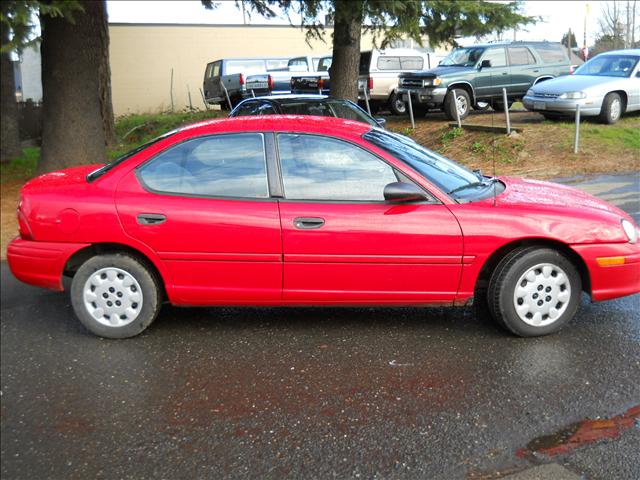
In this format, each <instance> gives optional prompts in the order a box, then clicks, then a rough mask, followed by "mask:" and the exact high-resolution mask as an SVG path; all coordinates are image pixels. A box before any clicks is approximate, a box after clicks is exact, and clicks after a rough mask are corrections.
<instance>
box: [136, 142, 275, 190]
mask: <svg viewBox="0 0 640 480" xmlns="http://www.w3.org/2000/svg"><path fill="white" fill-rule="evenodd" d="M138 178H139V179H140V180H141V182H142V183H143V185H144V186H145V187H147V188H148V189H150V190H152V191H155V192H158V193H168V194H178V195H198V196H212V197H243V198H267V197H269V188H268V183H267V168H266V159H265V149H264V139H263V136H262V134H260V133H238V134H229V135H212V136H208V137H201V138H196V139H193V140H188V141H186V142H183V143H180V144H179V145H176V146H174V147H172V148H170V149H168V150H165V151H164V152H162V153H160V154H159V155H158V156H156V157H155V158H153V159H152V160H151V161H149V162H147V163H145V164H144V165H143V166H142V167H140V168H139V169H138Z"/></svg>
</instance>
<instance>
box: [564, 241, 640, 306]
mask: <svg viewBox="0 0 640 480" xmlns="http://www.w3.org/2000/svg"><path fill="white" fill-rule="evenodd" d="M572 248H573V249H574V250H575V251H576V252H577V253H578V254H579V255H580V256H581V257H582V259H583V260H584V262H585V264H586V265H587V269H588V270H589V276H590V279H591V299H592V300H593V301H594V302H598V301H601V300H610V299H612V298H618V297H624V296H626V295H633V294H634V293H640V244H637V243H636V244H630V243H609V244H596V245H573V246H572ZM612 260H613V261H612ZM606 263H613V264H609V265H603V264H606Z"/></svg>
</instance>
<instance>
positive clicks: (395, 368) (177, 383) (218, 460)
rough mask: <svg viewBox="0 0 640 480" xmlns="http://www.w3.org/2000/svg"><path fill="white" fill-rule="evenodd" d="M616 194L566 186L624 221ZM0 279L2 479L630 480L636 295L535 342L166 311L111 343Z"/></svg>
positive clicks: (426, 319) (274, 313) (38, 295)
mask: <svg viewBox="0 0 640 480" xmlns="http://www.w3.org/2000/svg"><path fill="white" fill-rule="evenodd" d="M625 178H626V180H624V179H623V178H620V177H614V178H607V179H606V181H603V182H601V183H598V182H593V181H592V180H591V179H587V180H586V181H585V179H571V180H569V182H570V183H571V182H573V183H576V182H578V184H577V186H580V187H583V186H585V188H594V189H596V190H598V192H596V193H597V194H598V195H602V196H603V198H607V197H604V195H608V196H610V197H609V198H607V199H608V200H610V201H614V202H615V203H618V204H620V205H623V207H624V208H625V209H626V210H627V211H629V212H632V213H635V214H636V215H637V212H638V211H640V208H638V202H637V201H636V200H637V196H635V198H634V196H633V195H629V197H628V198H627V196H626V193H625V192H626V190H625V188H629V187H628V183H629V178H630V179H631V183H632V187H631V188H636V187H633V185H637V183H635V184H634V183H633V182H636V181H637V178H638V177H637V176H633V177H625ZM625 182H626V183H625ZM619 183H622V185H620V184H619ZM605 184H606V185H605ZM594 185H596V186H594ZM625 185H626V186H625ZM620 189H622V190H620ZM637 191H638V189H637V188H636V192H637ZM614 197H615V198H614ZM634 209H635V210H634ZM636 219H638V217H637V216H636ZM1 274H2V298H1V301H2V306H1V309H2V314H1V335H2V338H1V342H2V343H1V345H2V351H1V360H2V363H1V372H2V396H1V400H2V405H1V411H0V414H1V416H0V421H1V436H2V438H1V440H2V444H1V447H0V448H1V455H2V464H1V471H0V473H1V474H2V478H3V479H31V478H52V479H58V478H60V479H62V478H65V479H66V478H78V479H84V478H137V479H138V478H167V479H169V478H171V479H174V478H176V479H177V478H185V479H186V478H188V479H192V478H220V477H224V476H228V477H233V478H281V477H289V478H305V479H306V478H328V477H337V478H389V477H393V478H430V479H453V478H465V477H467V478H499V477H501V476H505V475H510V474H513V473H515V472H518V471H521V470H523V469H528V468H530V467H532V466H535V465H538V464H548V463H553V464H554V465H552V466H547V467H549V468H551V469H553V468H557V467H558V466H562V468H563V470H564V471H567V472H570V473H571V472H572V473H576V474H578V475H584V476H585V477H587V478H598V479H599V478H602V479H604V478H620V479H627V478H640V461H639V455H638V445H639V444H640V420H638V417H637V413H638V412H637V405H639V404H640V382H638V378H640V295H636V296H633V297H627V298H623V299H619V300H614V301H609V302H604V303H599V304H590V303H588V301H587V299H586V298H585V299H584V301H583V304H582V306H581V309H580V311H579V313H578V315H577V317H576V319H575V320H574V321H573V322H572V323H571V324H569V325H568V326H567V327H566V328H565V329H564V330H563V331H561V332H560V333H558V334H556V335H553V336H549V337H544V338H534V339H520V338H515V337H513V336H510V335H508V334H506V333H504V332H503V331H501V330H499V329H497V328H496V327H495V326H494V325H493V324H492V323H490V322H488V321H486V320H483V319H480V320H479V319H477V318H476V316H475V314H474V310H473V309H472V308H467V309H463V308H458V309H453V308H450V309H444V308H442V309H440V308H438V309H414V308H394V309H373V308H358V309H354V308H345V309H338V308H335V309H330V308H319V309H310V308H309V309H301V308H295V309H284V308H273V309H266V308H265V309H262V308H261V309H257V308H256V309H229V308H208V309H179V308H171V307H165V308H164V309H163V311H162V312H161V314H160V317H159V318H158V320H157V321H156V323H154V324H153V325H152V327H151V328H150V329H149V330H148V332H147V333H145V334H143V335H141V336H139V337H137V338H134V339H130V340H119V341H110V340H103V339H99V338H97V337H94V336H92V335H90V334H88V333H87V332H86V331H85V330H84V329H83V328H82V327H81V325H80V324H79V322H77V321H76V320H75V318H74V317H73V313H72V309H71V305H70V303H69V300H68V297H67V295H65V294H59V293H55V292H49V291H45V290H40V289H36V288H31V287H28V286H24V285H22V284H19V283H18V282H17V281H16V280H15V279H14V278H13V277H12V276H11V274H10V273H9V271H8V269H7V268H6V264H4V263H3V264H2V272H1ZM581 429H582V430H581ZM594 431H597V432H596V433H594ZM572 442H573V443H572ZM568 443H571V447H570V448H565V447H563V445H566V444H568ZM550 448H551V449H554V448H555V450H549V449H550ZM545 468H546V467H545ZM522 478H524V477H522ZM527 478H533V477H527ZM567 478H570V477H567Z"/></svg>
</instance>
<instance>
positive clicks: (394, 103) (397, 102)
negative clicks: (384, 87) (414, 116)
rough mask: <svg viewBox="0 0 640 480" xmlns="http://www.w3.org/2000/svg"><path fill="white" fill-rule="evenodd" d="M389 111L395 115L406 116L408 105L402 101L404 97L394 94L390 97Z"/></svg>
mask: <svg viewBox="0 0 640 480" xmlns="http://www.w3.org/2000/svg"><path fill="white" fill-rule="evenodd" d="M389 109H390V110H391V113H393V114H394V115H406V114H407V104H406V103H404V100H402V95H400V94H398V93H396V92H394V93H392V94H391V96H390V97H389Z"/></svg>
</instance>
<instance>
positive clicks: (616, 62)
mask: <svg viewBox="0 0 640 480" xmlns="http://www.w3.org/2000/svg"><path fill="white" fill-rule="evenodd" d="M639 59H640V57H637V56H634V55H598V56H597V57H595V58H593V59H591V60H589V61H588V62H587V63H585V64H584V65H582V66H581V67H580V68H578V69H577V70H576V71H575V73H574V75H596V76H600V77H629V76H631V72H633V69H634V68H635V66H636V64H637V63H638V60H639Z"/></svg>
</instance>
